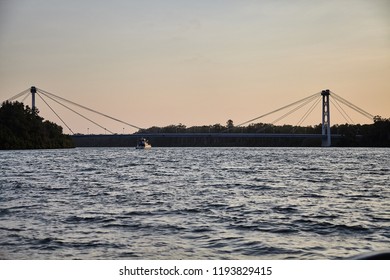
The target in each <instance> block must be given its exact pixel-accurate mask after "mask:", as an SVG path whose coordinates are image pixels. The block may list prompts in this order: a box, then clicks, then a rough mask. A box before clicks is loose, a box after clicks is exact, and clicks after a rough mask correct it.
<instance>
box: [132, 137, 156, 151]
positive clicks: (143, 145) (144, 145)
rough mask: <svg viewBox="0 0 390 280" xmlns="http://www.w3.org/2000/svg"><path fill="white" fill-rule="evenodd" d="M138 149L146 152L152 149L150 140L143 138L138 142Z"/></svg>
mask: <svg viewBox="0 0 390 280" xmlns="http://www.w3.org/2000/svg"><path fill="white" fill-rule="evenodd" d="M135 148H136V149H142V150H145V149H150V148H152V145H150V144H149V143H148V140H146V139H145V138H141V139H139V140H138V142H137V146H136V147H135Z"/></svg>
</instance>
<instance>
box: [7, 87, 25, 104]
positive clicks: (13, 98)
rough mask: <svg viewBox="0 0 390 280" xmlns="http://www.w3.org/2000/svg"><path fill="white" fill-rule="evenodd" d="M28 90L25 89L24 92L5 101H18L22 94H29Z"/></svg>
mask: <svg viewBox="0 0 390 280" xmlns="http://www.w3.org/2000/svg"><path fill="white" fill-rule="evenodd" d="M29 91H30V89H29V88H28V89H25V90H24V91H22V92H20V93H18V94H16V95H14V96H12V97H11V98H9V99H7V100H6V101H12V100H15V99H18V98H19V97H21V96H23V95H24V94H26V93H27V92H29Z"/></svg>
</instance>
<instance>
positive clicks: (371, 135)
mask: <svg viewBox="0 0 390 280" xmlns="http://www.w3.org/2000/svg"><path fill="white" fill-rule="evenodd" d="M224 132H229V133H273V134H321V132H322V124H321V123H320V124H318V125H314V126H292V125H273V124H267V123H253V124H249V125H248V126H234V123H233V121H232V120H230V119H229V120H228V121H227V122H226V125H221V124H214V125H202V126H191V127H186V126H185V125H183V124H181V123H180V124H178V125H168V126H165V127H157V126H153V127H150V128H147V129H142V130H139V131H138V132H137V133H204V134H205V135H206V134H210V133H224ZM331 134H332V135H340V136H341V137H340V138H337V139H334V140H332V146H340V147H390V118H382V117H380V116H375V117H374V119H373V124H336V125H333V126H331ZM153 142H154V143H155V144H158V145H161V146H170V145H179V146H204V145H211V146H321V139H309V138H277V137H276V138H218V139H217V138H214V139H213V138H212V137H205V138H201V137H200V138H199V137H197V138H193V139H192V138H191V137H185V138H181V139H180V138H178V139H160V138H156V139H153Z"/></svg>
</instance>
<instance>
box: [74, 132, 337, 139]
mask: <svg viewBox="0 0 390 280" xmlns="http://www.w3.org/2000/svg"><path fill="white" fill-rule="evenodd" d="M72 137H74V138H88V137H127V138H202V137H203V138H322V137H323V136H322V134H285V133H135V134H76V135H72ZM340 137H342V135H340V134H332V138H340Z"/></svg>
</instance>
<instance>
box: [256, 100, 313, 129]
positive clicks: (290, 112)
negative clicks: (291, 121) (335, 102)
mask: <svg viewBox="0 0 390 280" xmlns="http://www.w3.org/2000/svg"><path fill="white" fill-rule="evenodd" d="M316 98H318V96H315V95H312V96H310V98H309V99H308V100H306V101H305V102H304V103H302V104H300V105H299V106H297V107H294V108H293V109H291V110H290V111H288V112H287V113H285V114H284V115H282V116H281V117H279V118H277V119H276V120H274V121H272V122H271V123H270V124H271V125H274V124H275V123H277V122H278V121H280V120H282V119H284V118H285V117H287V116H289V115H291V114H292V113H294V112H295V111H297V110H299V109H300V108H302V107H304V106H305V105H307V104H308V103H310V102H312V101H313V100H314V99H316ZM265 129H266V127H264V128H262V129H260V130H257V131H256V132H257V133H260V132H262V131H264V130H265Z"/></svg>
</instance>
